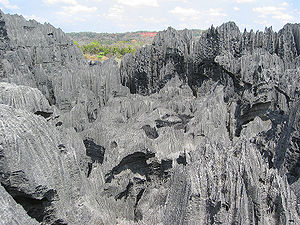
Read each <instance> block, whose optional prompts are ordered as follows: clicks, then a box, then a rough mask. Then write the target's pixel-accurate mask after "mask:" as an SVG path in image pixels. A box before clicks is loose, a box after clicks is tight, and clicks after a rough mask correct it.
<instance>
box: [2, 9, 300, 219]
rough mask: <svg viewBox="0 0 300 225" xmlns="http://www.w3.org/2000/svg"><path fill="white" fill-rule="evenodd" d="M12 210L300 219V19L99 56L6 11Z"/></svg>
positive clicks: (5, 215) (19, 214)
mask: <svg viewBox="0 0 300 225" xmlns="http://www.w3.org/2000/svg"><path fill="white" fill-rule="evenodd" d="M0 31H1V32H0V38H1V41H0V43H1V45H0V81H1V83H0V175H1V176H0V181H1V187H0V205H1V208H2V210H1V211H0V220H1V221H0V222H1V223H4V224H38V223H41V224H300V217H299V215H300V214H299V204H300V188H299V187H300V185H299V182H300V181H299V177H300V172H299V171H300V163H299V162H300V148H299V146H300V141H299V140H300V139H299V135H300V113H299V112H300V111H299V106H300V102H299V84H300V81H299V79H300V69H299V68H300V67H299V66H300V56H299V55H300V50H299V46H300V39H299V38H300V35H299V33H300V25H299V24H287V25H285V26H284V27H283V28H282V29H281V30H280V31H279V32H274V31H272V29H270V28H267V29H266V30H265V31H264V32H259V31H258V32H256V33H254V32H253V31H250V32H247V31H244V32H243V33H242V32H240V30H239V29H238V27H237V26H236V25H235V24H234V23H233V22H229V23H225V24H223V25H222V26H220V27H217V28H214V27H211V28H209V29H208V30H207V31H206V32H204V33H203V35H202V36H201V37H200V38H198V39H196V38H194V37H193V36H192V34H191V32H189V31H188V30H184V31H176V30H174V29H172V28H168V29H167V30H166V31H163V32H159V33H158V35H157V36H156V38H155V40H154V42H153V44H152V45H150V46H146V47H144V48H141V49H140V50H138V52H137V53H136V54H135V55H130V54H128V55H125V56H124V58H123V60H122V63H121V66H120V68H119V67H118V65H117V63H116V62H115V61H114V60H109V61H107V62H104V63H88V62H86V61H85V60H84V58H83V56H82V55H81V53H80V51H79V49H77V47H76V46H75V45H74V44H73V43H72V42H71V41H70V39H68V38H67V37H66V35H65V34H64V33H63V32H62V31H61V30H57V29H55V28H54V27H52V26H51V25H49V24H44V25H41V24H39V23H37V22H35V21H26V20H25V19H24V18H23V17H21V16H17V15H13V16H11V15H5V14H3V13H2V12H1V13H0Z"/></svg>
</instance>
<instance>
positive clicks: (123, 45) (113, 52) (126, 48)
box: [74, 41, 141, 60]
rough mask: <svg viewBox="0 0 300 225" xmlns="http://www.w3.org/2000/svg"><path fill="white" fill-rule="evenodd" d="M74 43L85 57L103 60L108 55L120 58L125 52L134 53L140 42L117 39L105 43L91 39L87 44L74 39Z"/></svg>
mask: <svg viewBox="0 0 300 225" xmlns="http://www.w3.org/2000/svg"><path fill="white" fill-rule="evenodd" d="M74 44H75V45H76V46H77V47H79V48H80V49H81V51H82V53H83V54H84V55H85V56H86V58H91V56H94V57H92V58H93V59H95V56H96V58H98V59H99V60H105V59H107V58H110V57H116V58H122V57H123V56H124V55H125V54H127V53H132V54H135V52H136V49H137V48H138V47H140V45H141V44H139V43H136V42H132V41H118V42H116V43H112V44H107V43H100V42H98V41H92V42H91V43H89V44H87V45H78V43H77V42H76V41H74Z"/></svg>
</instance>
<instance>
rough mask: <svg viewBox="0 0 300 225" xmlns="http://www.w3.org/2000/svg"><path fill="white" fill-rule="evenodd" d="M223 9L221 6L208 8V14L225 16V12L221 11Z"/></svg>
mask: <svg viewBox="0 0 300 225" xmlns="http://www.w3.org/2000/svg"><path fill="white" fill-rule="evenodd" d="M222 11H223V9H221V8H210V9H208V15H210V16H212V17H224V16H227V14H226V13H223V12H222Z"/></svg>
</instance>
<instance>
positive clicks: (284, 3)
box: [280, 2, 289, 7]
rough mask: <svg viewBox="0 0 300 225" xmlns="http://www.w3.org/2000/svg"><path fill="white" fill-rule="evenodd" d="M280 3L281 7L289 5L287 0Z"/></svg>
mask: <svg viewBox="0 0 300 225" xmlns="http://www.w3.org/2000/svg"><path fill="white" fill-rule="evenodd" d="M280 5H281V6H283V7H288V6H289V3H287V2H282V3H281V4H280Z"/></svg>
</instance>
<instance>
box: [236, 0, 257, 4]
mask: <svg viewBox="0 0 300 225" xmlns="http://www.w3.org/2000/svg"><path fill="white" fill-rule="evenodd" d="M236 2H237V3H253V2H256V0H236Z"/></svg>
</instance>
